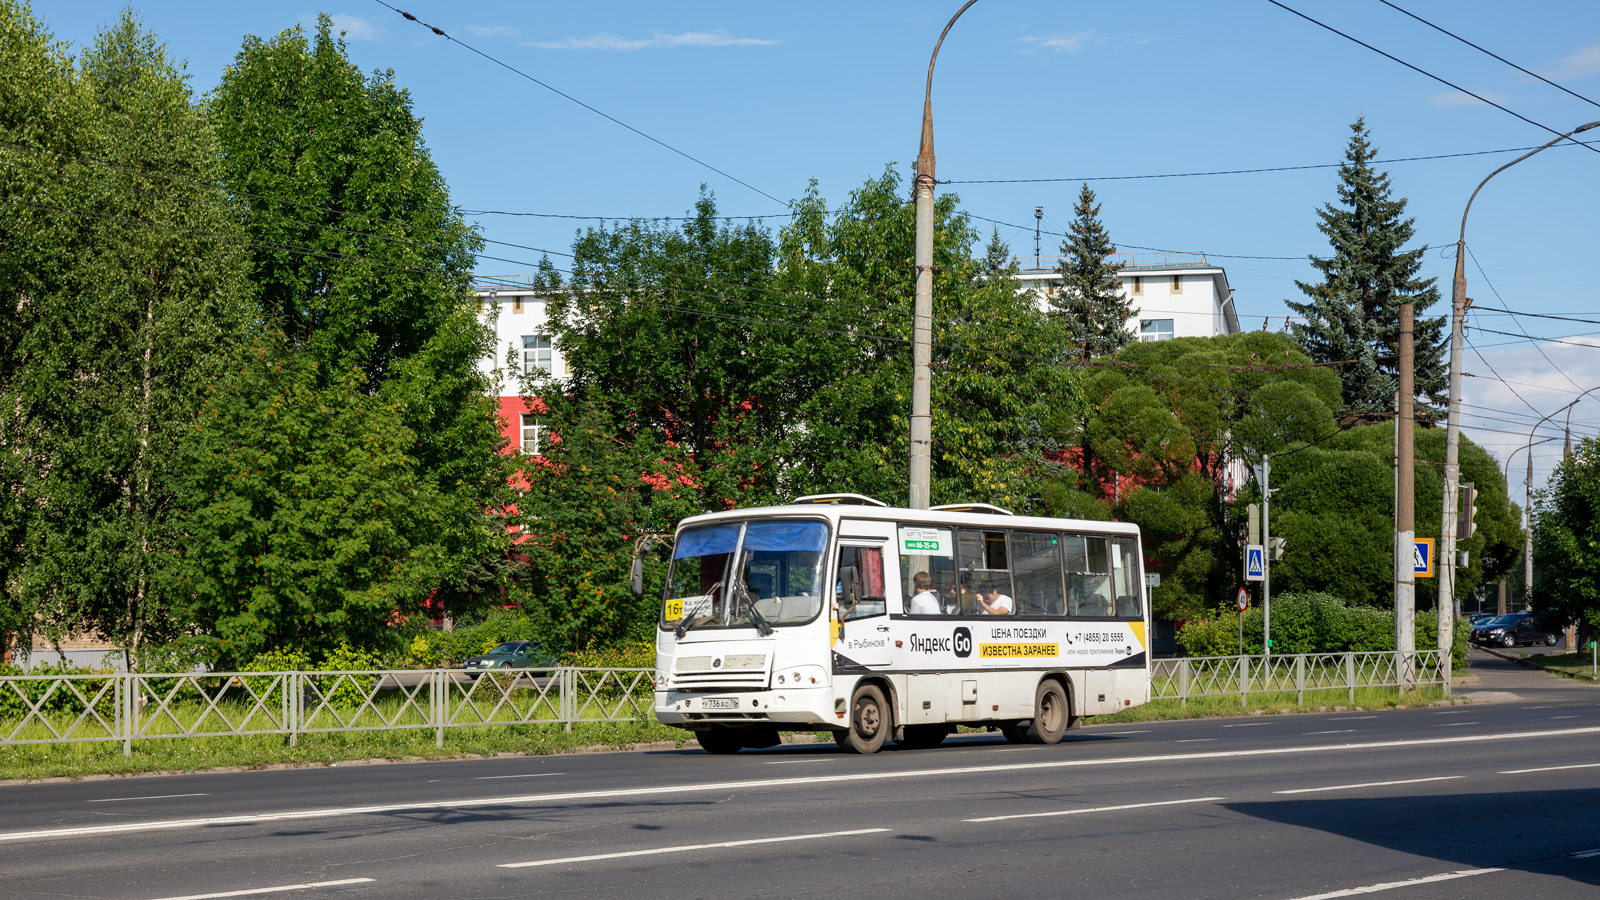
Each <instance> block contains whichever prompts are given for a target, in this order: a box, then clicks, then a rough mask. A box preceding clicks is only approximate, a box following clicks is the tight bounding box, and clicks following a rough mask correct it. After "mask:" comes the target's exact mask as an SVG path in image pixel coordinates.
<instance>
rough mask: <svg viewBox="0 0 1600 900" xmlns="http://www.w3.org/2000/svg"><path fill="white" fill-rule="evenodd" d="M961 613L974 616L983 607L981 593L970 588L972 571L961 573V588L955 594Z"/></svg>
mask: <svg viewBox="0 0 1600 900" xmlns="http://www.w3.org/2000/svg"><path fill="white" fill-rule="evenodd" d="M957 601H958V602H959V603H960V604H961V612H962V614H963V615H968V616H975V615H977V614H978V613H979V612H980V611H981V610H982V608H983V595H982V594H980V593H978V592H977V591H975V590H973V589H972V573H971V572H962V573H961V589H960V591H959V593H958V594H957Z"/></svg>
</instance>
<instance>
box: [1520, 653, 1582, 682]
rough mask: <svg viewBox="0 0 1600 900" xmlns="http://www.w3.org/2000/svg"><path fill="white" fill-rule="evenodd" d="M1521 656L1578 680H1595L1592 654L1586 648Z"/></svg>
mask: <svg viewBox="0 0 1600 900" xmlns="http://www.w3.org/2000/svg"><path fill="white" fill-rule="evenodd" d="M1522 658H1523V659H1525V660H1527V661H1528V662H1531V663H1534V664H1536V665H1539V666H1543V667H1544V668H1546V669H1549V670H1551V671H1553V672H1557V673H1559V674H1562V675H1566V676H1568V677H1570V678H1576V679H1578V680H1579V681H1587V682H1590V683H1594V682H1595V677H1594V675H1593V672H1594V668H1593V666H1594V656H1593V655H1592V654H1591V652H1590V651H1588V650H1579V651H1578V652H1577V653H1547V654H1544V655H1540V656H1535V655H1532V654H1527V653H1524V654H1522Z"/></svg>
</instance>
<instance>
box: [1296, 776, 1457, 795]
mask: <svg viewBox="0 0 1600 900" xmlns="http://www.w3.org/2000/svg"><path fill="white" fill-rule="evenodd" d="M1465 777H1467V776H1465V775H1438V776H1435V777H1433V778H1407V779H1405V780H1403V781H1368V782H1366V783H1365V784H1335V785H1330V786H1329V787H1314V788H1295V789H1294V790H1292V791H1273V793H1274V794H1315V793H1318V792H1319V791H1352V790H1355V789H1356V788H1369V787H1388V786H1389V785H1392V784H1421V783H1423V782H1424V781H1454V780H1456V779H1457V778H1465Z"/></svg>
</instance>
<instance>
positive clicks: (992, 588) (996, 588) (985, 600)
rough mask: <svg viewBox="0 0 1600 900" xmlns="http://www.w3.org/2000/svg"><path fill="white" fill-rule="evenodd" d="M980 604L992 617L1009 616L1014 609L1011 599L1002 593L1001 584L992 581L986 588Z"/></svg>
mask: <svg viewBox="0 0 1600 900" xmlns="http://www.w3.org/2000/svg"><path fill="white" fill-rule="evenodd" d="M978 602H979V603H980V604H982V606H983V611H984V612H986V613H988V614H989V615H991V616H1009V615H1011V611H1012V609H1013V608H1014V607H1013V605H1012V603H1011V598H1010V597H1007V596H1006V595H1005V594H1002V593H1000V583H999V582H998V581H991V582H989V584H988V585H987V586H986V587H985V588H984V596H983V597H981V598H980V599H979V600H978Z"/></svg>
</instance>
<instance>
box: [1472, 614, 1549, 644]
mask: <svg viewBox="0 0 1600 900" xmlns="http://www.w3.org/2000/svg"><path fill="white" fill-rule="evenodd" d="M1472 642H1473V643H1474V644H1494V645H1496V646H1499V647H1515V646H1516V645H1518V644H1544V645H1545V646H1546V647H1553V646H1555V643H1556V633H1555V632H1553V631H1546V630H1545V629H1544V626H1543V625H1541V624H1540V622H1539V620H1538V619H1537V618H1535V617H1534V615H1533V613H1525V612H1520V613H1510V614H1508V615H1504V616H1496V617H1495V618H1493V619H1490V620H1488V621H1487V622H1483V623H1480V624H1479V625H1478V626H1477V627H1476V628H1474V629H1472Z"/></svg>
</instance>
